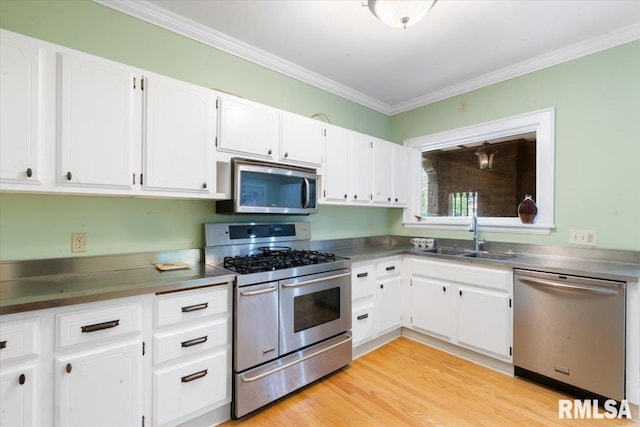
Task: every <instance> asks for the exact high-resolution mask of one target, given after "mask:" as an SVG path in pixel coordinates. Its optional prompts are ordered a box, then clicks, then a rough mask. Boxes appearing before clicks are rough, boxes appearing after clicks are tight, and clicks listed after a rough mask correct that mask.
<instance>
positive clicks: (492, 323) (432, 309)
mask: <svg viewBox="0 0 640 427" xmlns="http://www.w3.org/2000/svg"><path fill="white" fill-rule="evenodd" d="M410 260H411V262H410V265H411V267H410V277H411V279H410V287H409V290H410V303H409V307H410V308H409V310H410V316H411V317H410V318H411V324H410V328H412V329H414V330H416V331H418V332H422V333H425V334H427V335H431V336H434V337H436V338H439V339H442V340H444V341H448V342H450V343H453V344H456V345H459V346H462V347H466V348H469V349H471V350H474V351H476V352H479V353H482V354H485V355H487V356H491V357H493V358H496V359H501V360H504V361H511V358H512V322H513V312H512V308H511V306H512V303H511V299H512V296H513V273H512V271H511V269H505V268H499V267H496V268H492V267H485V266H482V267H480V266H473V265H469V264H459V263H457V262H450V261H437V260H432V259H428V260H427V259H424V258H410Z"/></svg>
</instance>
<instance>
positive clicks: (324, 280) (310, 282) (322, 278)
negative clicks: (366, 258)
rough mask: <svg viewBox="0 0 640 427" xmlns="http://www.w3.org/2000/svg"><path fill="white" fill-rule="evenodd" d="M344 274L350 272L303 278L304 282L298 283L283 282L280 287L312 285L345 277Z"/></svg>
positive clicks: (349, 274)
mask: <svg viewBox="0 0 640 427" xmlns="http://www.w3.org/2000/svg"><path fill="white" fill-rule="evenodd" d="M346 276H351V273H342V274H336V275H335V276H328V277H321V278H319V279H311V280H305V281H304V282H298V283H283V284H282V287H283V288H297V287H298V286H306V285H312V284H314V283H318V282H326V281H327V280H331V279H338V278H340V277H346Z"/></svg>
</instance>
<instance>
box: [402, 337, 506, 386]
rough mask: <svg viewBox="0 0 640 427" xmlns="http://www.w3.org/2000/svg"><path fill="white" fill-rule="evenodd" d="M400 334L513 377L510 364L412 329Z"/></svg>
mask: <svg viewBox="0 0 640 427" xmlns="http://www.w3.org/2000/svg"><path fill="white" fill-rule="evenodd" d="M401 333H402V336H403V337H407V338H409V339H410V340H413V341H417V342H419V343H421V344H424V345H428V346H430V347H434V348H437V349H438V350H442V351H444V352H445V353H449V354H453V355H454V356H458V357H460V358H462V359H465V360H468V361H470V362H473V363H477V364H478V365H482V366H484V367H487V368H489V369H493V370H494V371H498V372H500V373H503V374H506V375H509V376H511V377H512V376H513V375H514V374H513V364H512V363H509V362H504V361H502V360H498V359H494V358H493V357H490V356H486V355H484V354H481V353H476V352H475V351H473V350H469V349H466V348H464V347H460V346H457V345H455V344H451V343H448V342H446V341H442V340H440V339H438V338H434V337H431V336H429V335H425V334H422V333H420V332H417V331H414V330H413V329H408V328H402V331H401Z"/></svg>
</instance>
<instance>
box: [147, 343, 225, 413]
mask: <svg viewBox="0 0 640 427" xmlns="http://www.w3.org/2000/svg"><path fill="white" fill-rule="evenodd" d="M229 361H230V360H229V354H228V351H227V350H224V351H220V352H217V353H214V354H211V355H209V356H207V357H204V358H202V359H198V360H195V361H193V362H190V363H186V364H181V365H178V366H175V367H170V368H167V369H161V370H156V371H155V372H154V375H153V388H154V393H153V396H154V401H153V414H154V417H153V420H154V425H165V424H167V423H169V422H172V421H174V420H177V419H179V418H181V417H183V416H185V415H188V414H191V413H193V412H195V411H198V410H200V409H203V408H205V407H207V406H210V405H212V404H224V403H227V402H228V401H230V396H231V394H230V390H229V386H230V378H231V377H230V373H229V372H228V368H227V367H228V366H229Z"/></svg>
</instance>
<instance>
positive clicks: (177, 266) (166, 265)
mask: <svg viewBox="0 0 640 427" xmlns="http://www.w3.org/2000/svg"><path fill="white" fill-rule="evenodd" d="M153 265H155V267H156V268H157V269H158V270H160V271H170V270H182V269H183V268H189V264H187V263H186V262H162V263H157V264H153Z"/></svg>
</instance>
